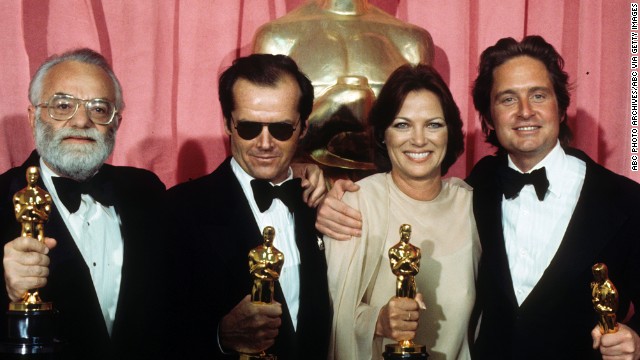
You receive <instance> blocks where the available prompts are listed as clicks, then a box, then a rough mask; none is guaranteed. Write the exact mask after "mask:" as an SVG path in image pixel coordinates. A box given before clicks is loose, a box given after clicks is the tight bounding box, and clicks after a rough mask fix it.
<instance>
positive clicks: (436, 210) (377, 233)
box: [325, 173, 481, 360]
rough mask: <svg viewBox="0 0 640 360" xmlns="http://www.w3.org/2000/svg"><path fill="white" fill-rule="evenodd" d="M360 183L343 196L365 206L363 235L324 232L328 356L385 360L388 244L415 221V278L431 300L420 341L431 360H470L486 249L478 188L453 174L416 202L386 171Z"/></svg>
mask: <svg viewBox="0 0 640 360" xmlns="http://www.w3.org/2000/svg"><path fill="white" fill-rule="evenodd" d="M358 184H359V185H360V190H359V191H357V192H354V193H346V194H345V196H344V201H345V202H346V203H347V204H349V205H350V206H352V207H354V208H356V209H358V210H360V211H361V213H362V218H363V229H362V237H360V238H353V239H351V240H349V241H337V240H334V239H331V238H328V237H325V243H326V247H327V252H326V255H327V261H328V267H329V268H328V272H329V290H330V292H331V297H332V299H333V312H334V319H333V330H332V336H331V348H330V352H329V358H330V359H344V360H354V359H382V355H381V354H382V351H383V350H384V346H383V345H384V344H388V343H392V342H393V341H392V340H391V339H383V338H381V337H378V336H374V331H375V325H376V321H377V319H378V313H379V312H380V308H381V307H382V306H384V305H385V304H386V303H387V302H388V301H389V299H390V298H391V297H393V296H395V280H396V279H395V276H394V275H393V273H392V272H391V268H390V265H389V257H388V250H389V248H390V247H391V246H393V245H394V244H396V243H397V242H398V241H399V239H400V237H399V233H398V230H399V228H400V225H402V224H410V225H411V226H412V228H413V231H412V236H411V243H412V244H413V245H415V246H418V247H419V248H420V249H421V250H422V260H421V263H420V272H419V273H418V275H417V276H416V283H417V287H418V292H420V293H422V294H423V295H424V299H425V303H426V305H427V310H426V311H422V312H421V314H420V322H419V326H418V332H417V336H416V339H415V342H416V343H419V344H423V345H426V346H427V350H428V351H429V354H430V358H429V359H430V360H441V359H442V360H443V359H446V360H455V359H469V358H470V356H469V344H468V339H467V326H468V323H469V316H470V314H471V310H472V307H473V303H474V301H475V294H476V293H475V277H476V271H477V265H478V260H479V258H480V253H481V248H480V242H479V240H478V233H477V230H476V224H475V219H474V217H473V209H472V193H473V190H472V189H471V187H470V186H469V185H467V184H466V183H465V182H464V181H462V180H460V179H458V178H450V179H446V180H443V186H442V191H441V192H440V194H438V196H437V197H436V198H435V199H433V200H431V201H418V200H414V199H412V198H410V197H408V196H407V195H405V194H404V193H402V192H401V191H400V190H399V189H398V188H397V186H396V185H395V184H394V183H393V180H392V179H391V175H390V174H388V173H386V174H376V175H372V176H369V177H367V178H365V179H363V180H361V181H359V182H358Z"/></svg>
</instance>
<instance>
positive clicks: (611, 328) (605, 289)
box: [591, 263, 618, 334]
mask: <svg viewBox="0 0 640 360" xmlns="http://www.w3.org/2000/svg"><path fill="white" fill-rule="evenodd" d="M591 271H592V272H593V281H592V282H591V302H592V303H593V308H594V310H595V311H596V313H598V324H599V325H600V333H602V334H609V333H614V332H617V331H618V322H617V321H616V311H617V310H618V290H616V287H615V286H614V285H613V283H612V282H611V280H609V270H608V269H607V265H605V264H603V263H597V264H595V265H593V266H592V267H591Z"/></svg>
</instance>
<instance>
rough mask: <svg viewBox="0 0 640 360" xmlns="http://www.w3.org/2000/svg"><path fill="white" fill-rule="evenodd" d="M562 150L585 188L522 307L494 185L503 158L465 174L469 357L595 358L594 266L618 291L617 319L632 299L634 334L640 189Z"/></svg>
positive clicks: (639, 303)
mask: <svg viewBox="0 0 640 360" xmlns="http://www.w3.org/2000/svg"><path fill="white" fill-rule="evenodd" d="M565 151H566V152H567V154H569V155H572V156H576V157H578V158H580V159H581V160H583V161H585V162H586V165H587V169H586V175H585V180H584V185H583V187H582V191H581V193H580V197H579V199H578V203H577V205H576V209H575V210H574V212H573V215H572V217H571V220H570V222H569V225H568V227H567V230H566V233H565V234H564V237H563V239H562V242H561V244H560V247H559V249H558V251H557V253H556V254H555V256H554V257H553V259H552V261H551V263H550V264H549V266H548V268H547V269H546V270H545V272H544V274H543V275H542V277H541V279H540V280H539V282H538V283H537V284H536V286H535V287H534V288H533V290H532V291H531V293H530V294H529V296H528V297H527V298H526V299H525V301H524V302H523V303H522V305H520V306H518V303H517V301H516V297H515V293H514V289H513V283H512V279H511V274H510V271H509V262H508V259H507V253H506V250H505V245H504V237H503V229H502V213H501V201H502V192H501V189H500V185H499V183H498V180H497V173H498V171H497V170H498V168H499V167H500V166H507V158H506V156H505V155H503V156H488V157H485V158H483V159H482V160H480V161H479V162H478V164H477V165H476V166H475V167H474V169H473V170H472V173H471V175H470V176H469V179H468V181H469V183H470V184H471V185H472V186H473V188H474V192H473V194H474V214H475V217H476V223H477V225H478V232H479V234H480V241H481V243H482V259H481V262H480V269H479V274H478V283H477V306H478V308H479V309H480V310H481V312H482V317H481V321H480V328H479V332H478V337H477V339H476V341H475V344H474V346H473V347H472V355H473V358H474V359H599V358H601V357H600V355H599V352H598V351H594V350H592V349H591V344H592V340H591V334H590V333H591V330H592V329H593V327H594V326H595V325H596V324H597V316H596V313H595V312H594V310H593V306H592V303H591V290H590V286H589V284H590V282H591V281H592V280H593V275H592V273H591V266H592V265H593V264H595V263H597V262H603V263H605V264H606V265H607V266H608V267H609V277H610V278H611V280H612V281H613V283H614V284H615V285H616V287H617V288H618V292H619V294H620V308H619V310H618V312H617V315H618V319H619V320H620V321H621V320H623V319H624V318H625V316H626V315H627V313H628V311H629V304H630V301H633V303H634V304H635V307H636V315H635V316H634V317H633V318H632V320H631V322H630V323H629V324H628V325H630V326H631V327H632V328H634V329H635V330H636V331H638V330H640V327H639V326H638V325H640V323H639V319H640V312H639V311H638V308H639V307H640V231H639V230H640V228H639V225H640V206H639V205H640V185H638V184H637V183H635V182H633V181H631V180H629V179H627V178H625V177H623V176H620V175H617V174H614V173H612V172H611V171H609V170H607V169H605V168H603V167H602V166H600V165H598V164H596V163H595V162H594V161H592V160H591V159H590V158H588V157H587V156H586V155H585V154H584V153H582V152H580V151H578V150H574V149H567V150H565ZM540 231H545V229H540ZM473 330H474V329H472V331H473Z"/></svg>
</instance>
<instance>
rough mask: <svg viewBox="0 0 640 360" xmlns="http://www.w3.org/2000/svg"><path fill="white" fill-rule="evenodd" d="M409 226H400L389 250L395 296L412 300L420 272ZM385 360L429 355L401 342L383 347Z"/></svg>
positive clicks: (407, 341) (412, 344) (425, 357)
mask: <svg viewBox="0 0 640 360" xmlns="http://www.w3.org/2000/svg"><path fill="white" fill-rule="evenodd" d="M410 239H411V225H408V224H403V225H401V226H400V241H399V242H398V243H397V244H395V245H394V246H392V247H391V248H390V249H389V262H390V263H391V271H392V272H393V274H394V275H395V276H396V296H397V297H406V298H412V299H413V298H414V297H415V296H416V292H417V291H416V280H415V276H416V275H417V274H418V272H419V271H420V256H421V255H420V248H418V247H417V246H413V245H411V244H409V240H410ZM382 356H383V357H384V359H385V360H396V359H411V360H412V359H427V358H428V357H429V354H428V353H427V348H426V346H424V345H418V344H415V343H414V342H413V341H412V340H410V339H407V340H402V341H399V342H398V343H397V344H388V345H385V352H384V353H383V354H382Z"/></svg>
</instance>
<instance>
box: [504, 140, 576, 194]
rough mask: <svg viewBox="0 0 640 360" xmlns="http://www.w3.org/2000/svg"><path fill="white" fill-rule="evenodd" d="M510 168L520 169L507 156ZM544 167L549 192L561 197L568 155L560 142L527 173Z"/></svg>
mask: <svg viewBox="0 0 640 360" xmlns="http://www.w3.org/2000/svg"><path fill="white" fill-rule="evenodd" d="M507 159H508V162H509V167H510V168H512V169H514V170H516V171H518V172H520V173H521V172H522V171H520V169H518V167H517V166H516V165H515V164H514V162H513V161H512V160H511V157H510V156H507ZM542 167H544V168H545V172H546V174H547V180H549V191H550V192H551V193H552V194H554V195H555V196H560V194H561V191H560V189H562V187H563V185H562V183H563V176H562V173H563V171H564V169H565V168H566V167H567V154H566V153H565V152H564V149H562V146H560V141H557V142H556V145H555V146H554V147H553V149H552V150H551V151H550V152H549V153H548V154H547V156H545V157H544V158H543V159H542V160H541V161H540V162H539V163H537V164H536V165H535V166H534V167H533V168H531V170H529V171H528V172H527V173H530V172H532V171H533V170H538V169H540V168H542Z"/></svg>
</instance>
